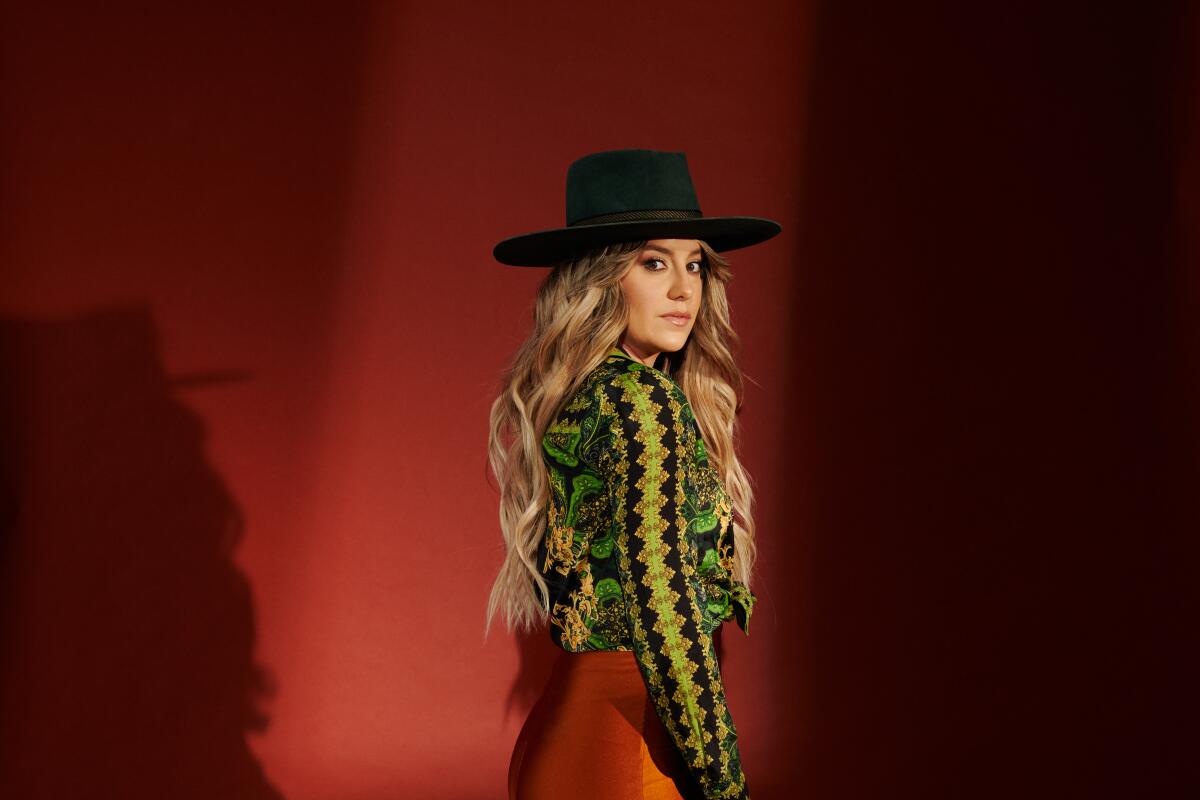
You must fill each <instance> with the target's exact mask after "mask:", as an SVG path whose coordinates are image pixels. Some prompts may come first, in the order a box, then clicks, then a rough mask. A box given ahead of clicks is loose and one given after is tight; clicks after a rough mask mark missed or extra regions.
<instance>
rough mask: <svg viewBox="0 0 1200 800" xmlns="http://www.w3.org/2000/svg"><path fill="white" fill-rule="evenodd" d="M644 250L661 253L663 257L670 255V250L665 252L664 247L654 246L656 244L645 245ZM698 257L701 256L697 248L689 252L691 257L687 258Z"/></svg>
mask: <svg viewBox="0 0 1200 800" xmlns="http://www.w3.org/2000/svg"><path fill="white" fill-rule="evenodd" d="M645 249H647V250H653V251H654V252H656V253H662V254H663V255H668V256H669V255H671V251H670V250H667V249H666V248H665V247H659V246H658V245H656V244H648V245H646V248H645ZM698 255H702V254H701V252H700V249H699V248H697V249H695V250H693V251H692V252H691V255H689V256H688V258H695V257H696V256H698Z"/></svg>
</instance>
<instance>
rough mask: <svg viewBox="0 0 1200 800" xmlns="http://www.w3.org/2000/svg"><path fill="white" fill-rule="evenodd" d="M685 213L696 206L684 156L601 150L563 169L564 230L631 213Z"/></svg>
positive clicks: (638, 151) (643, 151) (678, 154)
mask: <svg viewBox="0 0 1200 800" xmlns="http://www.w3.org/2000/svg"><path fill="white" fill-rule="evenodd" d="M667 210H669V211H687V212H692V213H694V214H696V215H699V214H700V202H699V201H698V200H697V199H696V189H695V187H693V186H692V176H691V175H690V174H689V173H688V166H687V156H686V155H685V154H684V153H663V152H659V151H657V150H606V151H604V152H600V153H592V154H590V155H586V156H584V157H582V158H580V159H577V160H576V161H575V162H573V163H572V164H571V166H570V167H568V168H567V225H568V226H572V225H576V224H578V223H580V222H583V221H585V220H588V219H591V218H593V217H605V216H608V215H612V214H622V213H625V212H632V211H667Z"/></svg>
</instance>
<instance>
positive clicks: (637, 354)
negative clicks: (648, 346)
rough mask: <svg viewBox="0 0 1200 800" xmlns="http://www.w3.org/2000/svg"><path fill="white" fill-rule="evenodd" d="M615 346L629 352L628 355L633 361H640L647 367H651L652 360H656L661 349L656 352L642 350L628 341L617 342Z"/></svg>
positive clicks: (652, 364)
mask: <svg viewBox="0 0 1200 800" xmlns="http://www.w3.org/2000/svg"><path fill="white" fill-rule="evenodd" d="M617 346H618V347H620V348H621V349H622V350H624V351H625V352H626V353H628V354H629V357H630V358H632V359H633V360H634V361H640V362H642V363H643V364H645V365H646V366H647V367H653V366H654V362H655V361H657V360H658V357H659V355H660V354H661V351H660V352H658V353H647V352H642V351H641V350H639V349H638V348H637V347H636V346H634V345H630V344H629V343H628V342H618V343H617Z"/></svg>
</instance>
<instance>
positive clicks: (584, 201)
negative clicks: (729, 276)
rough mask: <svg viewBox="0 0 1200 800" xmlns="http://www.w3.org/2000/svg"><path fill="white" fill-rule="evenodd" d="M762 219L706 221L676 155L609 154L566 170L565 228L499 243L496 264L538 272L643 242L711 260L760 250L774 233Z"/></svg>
mask: <svg viewBox="0 0 1200 800" xmlns="http://www.w3.org/2000/svg"><path fill="white" fill-rule="evenodd" d="M780 230H781V229H780V227H779V223H778V222H775V221H774V220H769V219H763V218H762V217H706V216H704V215H703V214H701V213H700V202H699V201H698V200H697V199H696V190H695V188H694V187H693V186H692V176H691V175H690V174H689V173H688V166H687V156H686V155H685V154H683V153H661V152H658V151H656V150H608V151H605V152H601V153H592V154H591V155H586V156H584V157H583V158H580V159H578V160H576V161H575V162H574V163H572V164H571V166H570V167H569V168H568V169H567V227H565V228H554V229H551V230H545V231H537V232H536V233H526V234H523V235H521V236H513V237H511V238H508V239H505V240H504V241H502V242H500V243H499V244H498V245H496V247H495V248H494V249H493V250H492V254H493V255H494V256H495V257H496V260H497V261H499V262H500V263H502V264H509V265H511V266H514V267H545V266H551V265H553V264H557V263H558V262H560V261H564V260H566V259H568V258H572V257H574V256H576V255H579V254H582V253H583V252H585V251H587V250H590V249H592V248H596V247H603V246H605V245H609V244H617V243H619V242H637V241H644V240H647V239H702V240H704V241H705V242H706V243H707V244H708V246H709V247H711V248H712V249H713V250H716V251H717V252H723V251H725V250H736V249H737V248H739V247H749V246H750V245H752V244H758V243H759V242H764V241H766V240H767V239H770V238H771V237H772V236H775V235H776V234H778V233H779V231H780Z"/></svg>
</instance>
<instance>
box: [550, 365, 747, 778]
mask: <svg viewBox="0 0 1200 800" xmlns="http://www.w3.org/2000/svg"><path fill="white" fill-rule="evenodd" d="M542 450H543V457H544V461H545V463H546V466H547V472H548V475H549V479H550V504H549V509H548V513H547V526H546V533H545V535H544V536H543V537H542V542H541V545H540V547H539V548H538V563H539V564H540V568H541V573H542V575H543V576H544V577H545V579H546V582H547V585H548V586H549V587H550V593H551V596H550V608H551V622H552V623H553V624H552V626H551V629H550V630H551V635H552V636H553V637H554V640H555V643H556V644H558V645H559V646H560V647H562V648H563V649H564V650H566V651H568V652H572V653H578V652H584V651H588V650H632V651H633V653H634V655H635V656H636V658H637V661H638V664H639V667H640V669H641V672H642V676H643V678H644V679H645V681H646V687H647V690H648V691H649V694H650V698H651V700H652V702H653V703H654V706H655V708H656V709H657V712H658V716H659V718H660V719H661V720H662V722H663V725H664V726H665V728H666V730H667V731H668V733H669V734H670V736H671V738H672V739H673V740H674V742H675V746H676V747H677V748H678V749H679V752H680V753H681V754H682V755H683V757H684V761H685V762H686V763H687V764H688V767H689V769H690V771H691V773H692V775H693V776H694V778H695V780H696V782H697V783H698V784H699V786H700V788H701V789H702V790H703V793H704V796H705V797H707V798H716V797H720V798H746V797H749V794H748V791H747V788H746V779H745V776H744V775H743V773H742V764H741V758H740V756H739V754H738V748H737V731H736V729H735V728H734V725H733V718H732V717H731V716H730V713H729V709H728V708H727V707H726V704H725V689H724V686H723V685H722V682H721V672H720V667H719V665H718V663H717V657H716V652H715V650H714V648H713V640H712V633H713V631H714V630H716V628H717V626H719V625H720V624H721V623H722V622H725V621H727V620H731V619H732V620H735V621H736V622H737V624H738V625H740V626H741V628H742V630H743V631H744V632H746V633H747V634H748V633H749V623H750V611H751V609H752V607H753V605H754V601H755V598H754V596H753V595H752V594H751V593H750V591H749V589H747V588H746V586H745V585H743V584H742V583H741V582H740V581H736V580H734V579H733V577H732V569H733V524H732V523H733V511H732V506H731V504H730V502H729V497H728V496H727V495H726V493H725V490H724V487H723V486H722V484H721V479H720V476H718V475H717V471H716V469H715V468H714V467H713V466H712V465H711V464H710V463H709V460H708V455H707V453H706V451H705V446H704V440H703V439H702V438H701V436H700V430H699V428H698V427H697V425H696V420H695V417H694V416H693V415H692V409H691V406H690V405H688V401H687V398H686V397H684V394H683V391H682V389H680V387H679V385H678V384H677V383H675V381H674V380H673V379H672V378H671V377H670V376H668V375H666V374H665V373H663V372H660V371H659V370H656V369H653V368H652V367H648V366H646V365H645V364H642V363H641V362H639V361H637V360H636V359H634V358H632V357H631V356H630V355H629V354H627V353H626V352H625V351H624V350H622V349H620V348H618V347H614V348H613V349H612V350H610V351H609V354H608V356H607V358H606V359H605V361H604V363H602V364H601V365H600V366H598V367H597V368H596V369H595V370H593V371H592V372H591V373H589V374H588V376H587V378H586V379H585V381H584V383H583V385H582V386H581V388H580V389H579V391H578V392H577V393H576V394H575V395H574V396H573V397H572V398H571V399H570V401H569V402H568V403H567V404H566V406H564V408H563V410H562V412H561V413H560V414H559V415H558V417H557V418H556V419H555V420H554V421H553V422H552V423H551V424H550V426H549V427H548V428H547V430H546V434H545V437H544V438H543V440H542Z"/></svg>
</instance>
